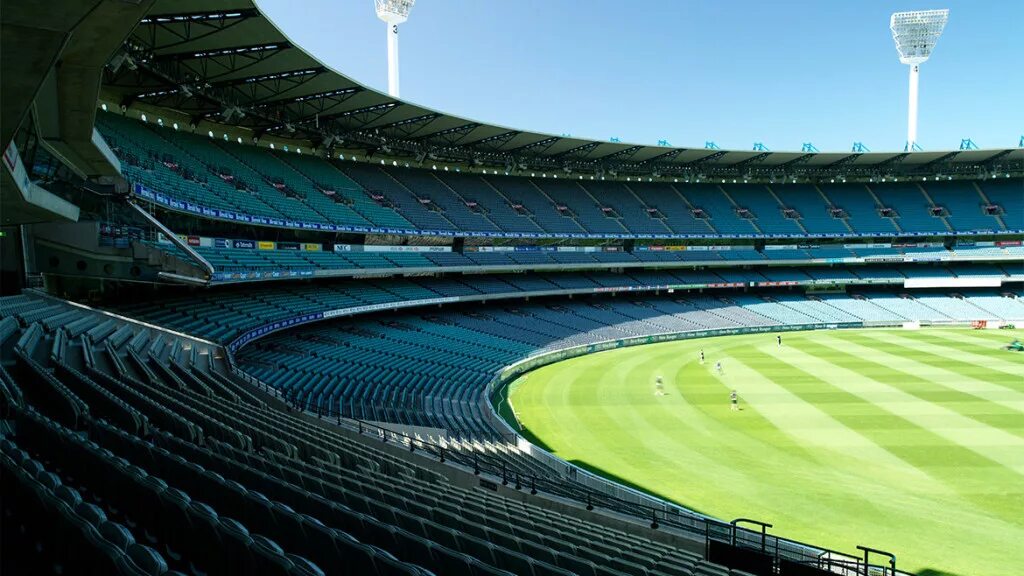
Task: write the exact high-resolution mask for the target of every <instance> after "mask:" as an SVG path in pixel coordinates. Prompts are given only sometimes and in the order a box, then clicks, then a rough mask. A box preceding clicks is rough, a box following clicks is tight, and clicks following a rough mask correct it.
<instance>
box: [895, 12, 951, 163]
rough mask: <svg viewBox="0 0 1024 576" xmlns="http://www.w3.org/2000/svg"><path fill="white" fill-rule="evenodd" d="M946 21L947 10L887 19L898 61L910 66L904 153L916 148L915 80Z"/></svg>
mask: <svg viewBox="0 0 1024 576" xmlns="http://www.w3.org/2000/svg"><path fill="white" fill-rule="evenodd" d="M947 20H949V10H945V9H944V10H924V11H919V12H896V13H895V14H893V15H892V17H891V18H890V19H889V29H890V30H892V39H893V40H895V41H896V50H897V51H898V52H899V53H900V62H902V63H903V64H908V65H910V105H909V106H908V108H907V151H908V152H909V151H911V150H914V148H915V146H917V78H918V73H919V68H920V66H921V64H923V63H924V62H925V61H926V60H928V57H929V56H931V55H932V50H933V49H934V48H935V44H936V43H937V42H938V41H939V36H941V35H942V30H943V29H944V28H945V27H946V21H947Z"/></svg>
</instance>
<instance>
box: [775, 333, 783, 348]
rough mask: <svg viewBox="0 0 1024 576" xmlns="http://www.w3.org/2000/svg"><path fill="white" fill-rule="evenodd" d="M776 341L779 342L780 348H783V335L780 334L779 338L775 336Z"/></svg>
mask: <svg viewBox="0 0 1024 576" xmlns="http://www.w3.org/2000/svg"><path fill="white" fill-rule="evenodd" d="M775 339H776V340H778V342H779V346H782V334H778V335H777V336H775Z"/></svg>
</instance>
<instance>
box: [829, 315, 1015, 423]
mask: <svg viewBox="0 0 1024 576" xmlns="http://www.w3.org/2000/svg"><path fill="white" fill-rule="evenodd" d="M816 341H817V342H818V343H820V344H822V345H824V346H828V347H830V348H833V349H836V350H840V351H843V352H847V353H850V354H853V355H855V356H859V357H861V358H870V359H871V362H873V363H876V364H881V365H884V366H888V367H890V368H892V369H894V370H897V371H899V372H901V373H903V374H906V375H907V376H910V377H913V378H915V379H917V380H924V381H926V382H928V383H930V384H935V385H938V386H940V387H942V388H946V389H949V390H952V391H955V392H958V393H961V394H962V395H963V399H965V400H966V399H973V400H982V401H985V402H991V403H994V404H999V405H1001V406H1004V407H1006V408H1008V409H1010V410H1012V411H1014V412H1017V413H1018V414H1024V392H1018V391H1016V390H1013V389H1012V388H1009V387H1006V386H1002V385H1001V384H994V383H992V382H991V381H985V380H981V379H976V378H974V377H972V376H970V375H969V374H970V372H971V370H964V369H963V367H962V366H961V370H959V371H954V370H951V369H950V367H952V366H954V365H958V361H956V360H951V359H950V357H949V356H950V353H949V352H948V351H947V352H946V354H938V353H935V352H933V351H927V352H926V351H922V350H921V349H920V348H918V346H916V345H915V344H916V343H915V342H914V341H913V340H902V341H892V340H888V339H886V338H881V337H879V335H878V334H877V333H876V334H873V335H871V334H864V335H861V336H860V337H857V336H852V337H851V336H844V337H843V338H831V337H829V336H823V337H821V338H818V339H817V340H816ZM928 350H933V349H932V348H931V347H929V348H928ZM975 368H977V367H975ZM973 371H975V372H976V371H977V370H973Z"/></svg>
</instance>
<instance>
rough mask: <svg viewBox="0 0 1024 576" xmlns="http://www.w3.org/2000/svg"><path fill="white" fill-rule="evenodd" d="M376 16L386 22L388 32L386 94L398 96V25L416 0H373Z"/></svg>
mask: <svg viewBox="0 0 1024 576" xmlns="http://www.w3.org/2000/svg"><path fill="white" fill-rule="evenodd" d="M373 3H374V6H375V7H376V8H377V18H380V19H381V20H383V21H384V23H385V24H387V32H388V94H390V95H391V96H393V97H395V98H398V25H399V24H401V23H402V22H405V21H406V20H408V19H409V10H411V9H412V5H413V4H415V3H416V0H373Z"/></svg>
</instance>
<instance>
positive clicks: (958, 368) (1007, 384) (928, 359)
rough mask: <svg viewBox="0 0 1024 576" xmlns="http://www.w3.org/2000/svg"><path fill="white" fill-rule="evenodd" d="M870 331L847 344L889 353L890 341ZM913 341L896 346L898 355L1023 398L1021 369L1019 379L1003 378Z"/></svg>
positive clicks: (950, 351) (1023, 370)
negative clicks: (915, 344)
mask: <svg viewBox="0 0 1024 576" xmlns="http://www.w3.org/2000/svg"><path fill="white" fill-rule="evenodd" d="M869 332H870V331H868V330H865V331H864V333H863V334H858V335H850V336H847V337H846V338H847V339H848V341H850V342H855V343H858V344H862V345H864V346H870V347H873V348H875V349H879V350H883V351H891V350H892V344H893V341H891V340H889V339H888V338H884V337H880V336H879V335H877V334H876V335H872V334H870V333H869ZM914 342H916V340H915V339H912V338H911V339H909V340H908V341H907V342H904V343H900V345H901V346H902V347H901V349H900V354H910V356H909V357H910V358H913V359H914V360H917V361H918V362H922V363H925V364H931V365H937V366H938V365H941V366H942V367H943V368H945V369H946V370H949V371H951V372H956V373H957V374H961V375H963V376H966V377H967V378H970V379H972V380H980V381H983V382H988V383H990V384H993V385H995V386H998V387H1001V388H1003V389H1005V390H1011V391H1013V392H1015V393H1016V394H1018V395H1020V397H1021V398H1024V382H1022V379H1024V366H1022V367H1021V376H1018V375H1014V374H1007V373H1006V372H998V371H993V370H990V369H989V368H987V367H986V366H985V365H984V364H978V363H975V362H970V361H967V360H964V359H963V357H962V356H960V355H959V354H958V350H957V349H955V348H946V349H944V352H943V351H937V350H934V349H928V350H924V349H921V348H920V347H918V346H914V344H913V343H914ZM1000 353H1001V354H1005V352H1004V351H1000Z"/></svg>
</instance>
